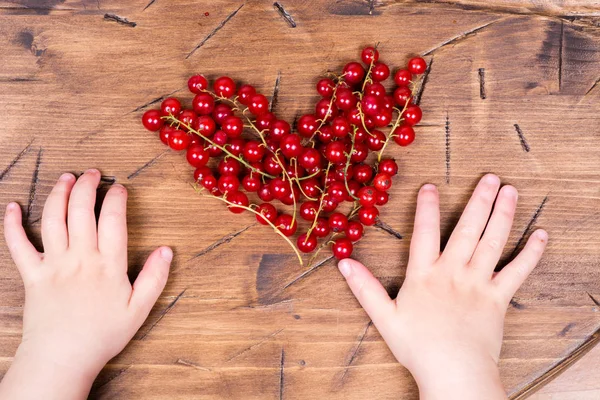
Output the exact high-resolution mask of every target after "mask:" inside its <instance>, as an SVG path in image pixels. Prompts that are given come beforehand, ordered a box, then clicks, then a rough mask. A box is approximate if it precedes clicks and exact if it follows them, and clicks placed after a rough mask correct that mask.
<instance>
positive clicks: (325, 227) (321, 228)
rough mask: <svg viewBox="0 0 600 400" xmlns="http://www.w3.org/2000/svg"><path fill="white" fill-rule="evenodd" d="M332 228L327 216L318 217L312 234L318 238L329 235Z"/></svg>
mask: <svg viewBox="0 0 600 400" xmlns="http://www.w3.org/2000/svg"><path fill="white" fill-rule="evenodd" d="M330 231H331V228H329V222H328V221H327V219H325V218H317V224H316V225H315V227H314V229H313V231H312V234H313V235H315V236H316V237H318V238H321V237H325V236H327V235H329V232H330Z"/></svg>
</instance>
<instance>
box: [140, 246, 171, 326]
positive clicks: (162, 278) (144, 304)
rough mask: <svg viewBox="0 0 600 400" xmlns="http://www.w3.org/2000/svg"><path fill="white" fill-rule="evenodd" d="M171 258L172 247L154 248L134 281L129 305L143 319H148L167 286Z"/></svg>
mask: <svg viewBox="0 0 600 400" xmlns="http://www.w3.org/2000/svg"><path fill="white" fill-rule="evenodd" d="M171 260H173V251H172V250H171V249H170V248H168V247H159V248H158V249H156V250H154V251H153V252H152V254H150V257H148V260H146V264H145V265H144V268H143V269H142V272H140V274H139V275H138V277H137V279H136V280H135V282H134V283H133V293H132V294H131V300H129V306H130V307H132V308H133V310H134V311H135V313H136V314H137V315H140V316H141V317H142V318H143V319H146V317H147V316H148V314H150V310H152V307H153V306H154V303H156V300H158V296H160V294H161V292H162V291H163V289H164V288H165V285H166V283H167V278H168V277H169V267H170V266H171ZM141 322H143V321H140V323H141Z"/></svg>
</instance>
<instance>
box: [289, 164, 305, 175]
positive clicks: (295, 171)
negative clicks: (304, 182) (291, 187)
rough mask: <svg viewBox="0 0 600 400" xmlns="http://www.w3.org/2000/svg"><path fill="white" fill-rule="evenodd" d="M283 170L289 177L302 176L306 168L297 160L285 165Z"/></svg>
mask: <svg viewBox="0 0 600 400" xmlns="http://www.w3.org/2000/svg"><path fill="white" fill-rule="evenodd" d="M285 171H286V173H287V174H288V176H289V177H290V178H303V177H304V176H305V175H306V170H305V169H304V168H302V166H300V165H298V163H297V162H293V163H290V164H288V165H286V166H285Z"/></svg>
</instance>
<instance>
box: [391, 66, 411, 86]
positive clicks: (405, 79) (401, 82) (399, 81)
mask: <svg viewBox="0 0 600 400" xmlns="http://www.w3.org/2000/svg"><path fill="white" fill-rule="evenodd" d="M411 80H412V74H411V73H410V71H409V70H407V69H399V70H398V71H396V74H395V75H394V82H396V85H398V86H410V82H411Z"/></svg>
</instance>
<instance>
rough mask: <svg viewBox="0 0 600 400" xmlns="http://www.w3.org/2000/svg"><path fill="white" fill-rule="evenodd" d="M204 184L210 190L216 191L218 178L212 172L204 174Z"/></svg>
mask: <svg viewBox="0 0 600 400" xmlns="http://www.w3.org/2000/svg"><path fill="white" fill-rule="evenodd" d="M202 186H204V188H206V189H207V190H208V191H209V192H211V193H214V192H215V191H217V190H218V189H217V178H215V177H214V176H213V175H211V174H207V175H204V176H203V177H202Z"/></svg>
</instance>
